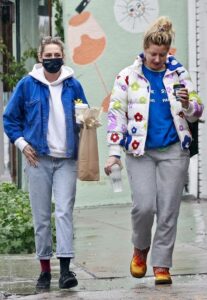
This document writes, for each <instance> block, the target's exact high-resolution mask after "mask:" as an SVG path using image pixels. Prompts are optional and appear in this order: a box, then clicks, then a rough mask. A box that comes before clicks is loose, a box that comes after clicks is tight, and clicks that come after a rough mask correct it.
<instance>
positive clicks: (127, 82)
mask: <svg viewBox="0 0 207 300" xmlns="http://www.w3.org/2000/svg"><path fill="white" fill-rule="evenodd" d="M125 82H126V84H127V85H129V76H126V77H125Z"/></svg>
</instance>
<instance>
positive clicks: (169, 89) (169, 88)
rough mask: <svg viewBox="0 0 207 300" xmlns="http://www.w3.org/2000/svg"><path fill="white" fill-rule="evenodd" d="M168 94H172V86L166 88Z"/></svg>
mask: <svg viewBox="0 0 207 300" xmlns="http://www.w3.org/2000/svg"><path fill="white" fill-rule="evenodd" d="M166 92H167V93H168V94H170V93H171V92H172V88H171V87H170V86H167V87H166Z"/></svg>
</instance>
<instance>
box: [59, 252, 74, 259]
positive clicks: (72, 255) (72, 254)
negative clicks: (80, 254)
mask: <svg viewBox="0 0 207 300" xmlns="http://www.w3.org/2000/svg"><path fill="white" fill-rule="evenodd" d="M56 257H57V258H61V257H68V258H74V257H75V255H74V253H56Z"/></svg>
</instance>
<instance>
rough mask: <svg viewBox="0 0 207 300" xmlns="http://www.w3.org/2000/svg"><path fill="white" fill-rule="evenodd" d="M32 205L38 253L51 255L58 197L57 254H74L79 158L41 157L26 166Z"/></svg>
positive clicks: (39, 255)
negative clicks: (52, 221) (53, 224)
mask: <svg viewBox="0 0 207 300" xmlns="http://www.w3.org/2000/svg"><path fill="white" fill-rule="evenodd" d="M25 170H26V174H27V176H28V184H29V196H30V203H31V208H32V215H33V222H34V231H35V245H36V254H37V257H38V258H39V259H50V257H51V256H52V233H51V206H52V205H51V204H52V194H54V199H55V225H56V244H57V246H56V256H57V257H71V258H72V257H74V251H73V207H74V202H75V194H76V181H77V162H76V161H75V160H71V159H67V158H55V157H50V156H41V157H39V162H38V166H37V167H32V166H30V165H29V164H27V166H26V169H25Z"/></svg>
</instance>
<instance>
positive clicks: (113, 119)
mask: <svg viewBox="0 0 207 300" xmlns="http://www.w3.org/2000/svg"><path fill="white" fill-rule="evenodd" d="M108 120H109V125H108V130H109V131H113V130H114V129H115V128H116V125H117V121H116V116H115V115H114V114H112V113H111V112H109V113H108Z"/></svg>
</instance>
